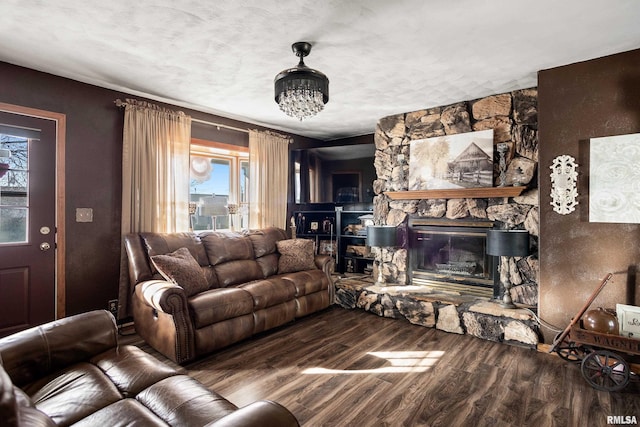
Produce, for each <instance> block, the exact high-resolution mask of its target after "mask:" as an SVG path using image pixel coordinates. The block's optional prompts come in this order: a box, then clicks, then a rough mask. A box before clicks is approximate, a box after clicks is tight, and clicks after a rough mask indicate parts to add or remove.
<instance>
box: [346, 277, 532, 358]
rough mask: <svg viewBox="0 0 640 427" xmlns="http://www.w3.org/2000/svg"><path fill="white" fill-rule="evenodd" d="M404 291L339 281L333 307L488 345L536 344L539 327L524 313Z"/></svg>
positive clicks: (529, 314) (397, 288) (396, 287)
mask: <svg viewBox="0 0 640 427" xmlns="http://www.w3.org/2000/svg"><path fill="white" fill-rule="evenodd" d="M403 288H404V289H408V288H410V287H407V286H389V287H380V286H374V285H368V284H365V283H360V284H358V283H355V282H349V281H348V280H347V281H344V282H340V281H339V282H338V283H336V303H337V304H338V305H340V306H341V307H343V308H347V309H354V308H358V309H362V310H365V311H369V312H371V313H373V314H376V315H378V316H381V317H389V318H393V319H402V318H404V319H407V320H408V321H409V322H410V323H412V324H414V325H420V326H425V327H428V328H436V329H439V330H441V331H445V332H450V333H455V334H467V335H472V336H475V337H478V338H482V339H485V340H490V341H496V342H507V343H514V344H518V345H526V346H530V347H532V348H535V346H536V345H537V344H538V342H539V339H538V323H537V322H536V320H535V318H534V316H533V315H532V314H531V313H529V312H526V311H524V310H511V309H504V308H501V307H500V306H499V305H498V304H492V303H489V302H487V301H481V300H477V299H475V298H468V299H466V300H465V299H464V298H459V301H458V302H457V303H451V302H444V300H443V299H441V298H439V297H430V296H429V295H428V294H429V293H428V292H425V294H424V295H420V293H419V292H416V291H415V289H414V290H411V291H408V292H404V291H403ZM450 299H454V300H455V299H456V298H455V297H453V298H450Z"/></svg>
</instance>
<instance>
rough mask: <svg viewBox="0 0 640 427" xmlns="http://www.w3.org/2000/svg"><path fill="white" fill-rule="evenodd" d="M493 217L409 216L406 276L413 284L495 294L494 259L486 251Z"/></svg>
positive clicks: (467, 292)
mask: <svg viewBox="0 0 640 427" xmlns="http://www.w3.org/2000/svg"><path fill="white" fill-rule="evenodd" d="M491 228H493V221H483V220H476V221H464V220H459V221H452V220H446V219H445V220H443V219H432V218H409V229H408V230H409V235H408V268H407V272H408V276H409V281H410V283H412V284H414V285H422V286H428V287H431V288H434V289H442V290H445V291H452V292H460V293H464V294H467V295H477V296H484V297H489V298H491V297H494V296H495V297H497V296H498V295H494V291H493V287H494V286H493V284H494V275H495V273H496V263H495V259H494V257H493V256H490V255H488V254H487V230H490V229H491Z"/></svg>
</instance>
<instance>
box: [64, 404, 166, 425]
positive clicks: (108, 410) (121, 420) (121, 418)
mask: <svg viewBox="0 0 640 427" xmlns="http://www.w3.org/2000/svg"><path fill="white" fill-rule="evenodd" d="M113 425H140V426H149V427H151V426H164V427H166V425H167V423H165V422H164V421H163V420H162V419H161V418H159V417H158V416H157V415H156V414H154V413H153V412H152V411H151V410H150V409H148V408H147V407H146V406H144V405H143V404H142V403H140V402H138V401H137V400H135V399H122V400H119V401H118V402H115V403H113V404H111V405H109V406H106V407H104V408H102V409H100V410H98V411H96V412H94V413H93V414H91V415H89V416H88V417H86V418H83V419H81V420H80V421H78V422H77V423H75V424H74V425H73V427H95V426H113Z"/></svg>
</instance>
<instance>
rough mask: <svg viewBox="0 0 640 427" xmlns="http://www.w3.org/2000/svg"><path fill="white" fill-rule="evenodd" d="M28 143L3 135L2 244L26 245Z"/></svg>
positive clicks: (0, 154) (0, 135)
mask: <svg viewBox="0 0 640 427" xmlns="http://www.w3.org/2000/svg"><path fill="white" fill-rule="evenodd" d="M28 166H29V139H27V138H23V137H19V136H12V135H7V134H4V133H0V243H24V242H26V241H27V217H28V209H29V197H28V188H29V187H28V180H29V170H28Z"/></svg>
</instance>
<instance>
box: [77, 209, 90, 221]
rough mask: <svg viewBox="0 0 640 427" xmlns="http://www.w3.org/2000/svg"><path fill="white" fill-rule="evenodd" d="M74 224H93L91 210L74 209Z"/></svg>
mask: <svg viewBox="0 0 640 427" xmlns="http://www.w3.org/2000/svg"><path fill="white" fill-rule="evenodd" d="M76 222H93V209H92V208H76Z"/></svg>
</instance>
